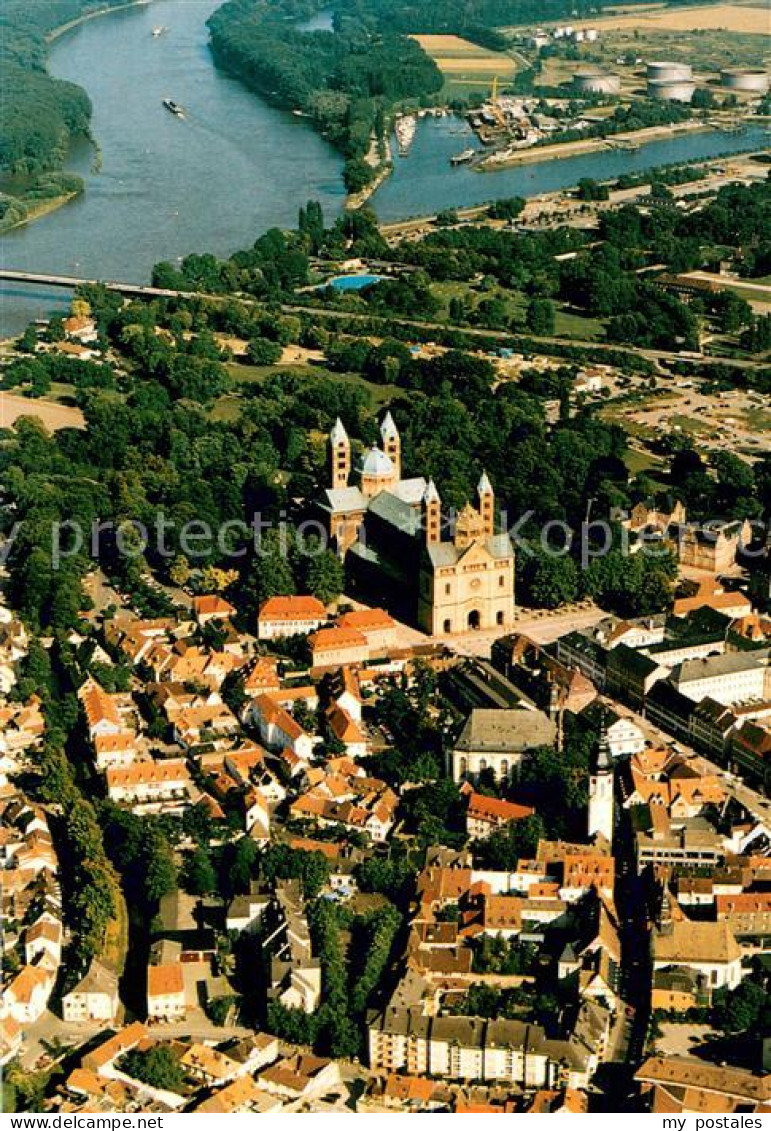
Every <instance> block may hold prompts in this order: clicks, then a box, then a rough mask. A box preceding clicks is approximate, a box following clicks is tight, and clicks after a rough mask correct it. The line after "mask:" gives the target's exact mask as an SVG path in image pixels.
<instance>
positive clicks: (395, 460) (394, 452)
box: [380, 412, 402, 483]
mask: <svg viewBox="0 0 771 1131" xmlns="http://www.w3.org/2000/svg"><path fill="white" fill-rule="evenodd" d="M380 437H381V439H382V441H383V451H384V452H385V454H386V455H387V456H388V458H389V459H390V460H391V463H392V464H393V465H394V468H395V470H396V481H397V483H398V482H399V480H400V479H401V477H402V441H401V437H400V436H399V432H398V431H397V428H396V425H395V424H394V418H393V417H392V416H391V413H390V412H387V413H386V414H385V416H384V417H383V423H382V424H381V425H380Z"/></svg>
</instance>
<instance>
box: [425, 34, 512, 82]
mask: <svg viewBox="0 0 771 1131" xmlns="http://www.w3.org/2000/svg"><path fill="white" fill-rule="evenodd" d="M412 39H414V40H416V41H417V42H418V43H419V44H420V46H421V47H422V48H423V50H424V51H425V52H426V54H427V55H430V56H431V58H432V59H433V60H434V62H435V63H436V65H437V67H438V68H439V70H440V71H441V72H442V74H443V75H444V78H445V84H446V85H447V87H450V88H452V87H455V88H458V89H462V88H465V90H466V93H468V88H469V87H477V88H483V89H485V90H488V89H489V87H490V83H491V82H492V80H493V79H494V78H495V77H496V75H497V76H498V77H499V78H501V79H510V78H511V77H512V75H513V74H514V73H515V71H516V69H517V67H516V64H515V62H514V60H513V59H512V58H510V56H508V55H505V54H504V53H503V52H501V51H488V50H487V48H485V47H479V46H477V44H476V43H470V42H469V41H468V40H467V39H461V38H460V37H459V36H457V35H413V36H412ZM445 93H447V91H445Z"/></svg>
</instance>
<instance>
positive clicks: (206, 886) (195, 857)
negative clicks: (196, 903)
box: [181, 847, 217, 895]
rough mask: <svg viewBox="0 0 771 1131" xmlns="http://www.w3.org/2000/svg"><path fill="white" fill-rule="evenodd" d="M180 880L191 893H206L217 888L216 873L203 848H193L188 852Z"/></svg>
mask: <svg viewBox="0 0 771 1131" xmlns="http://www.w3.org/2000/svg"><path fill="white" fill-rule="evenodd" d="M181 882H182V886H183V887H184V888H185V889H186V890H187V891H189V892H190V893H191V895H208V894H209V892H212V891H216V890H217V875H216V872H215V871H214V868H213V866H212V862H211V859H210V857H209V853H208V852H206V850H205V849H203V848H200V847H199V848H195V849H194V850H193V851H192V852H191V853H190V855H189V856H188V858H187V860H186V861H185V866H184V868H183V869H182V876H181Z"/></svg>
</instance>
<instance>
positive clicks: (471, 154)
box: [450, 149, 477, 165]
mask: <svg viewBox="0 0 771 1131" xmlns="http://www.w3.org/2000/svg"><path fill="white" fill-rule="evenodd" d="M476 155H477V151H476V150H475V149H464V150H463V152H462V153H456V154H455V156H454V157H451V158H450V164H451V165H468V164H469V162H470V161H473V160H474V158H475V157H476Z"/></svg>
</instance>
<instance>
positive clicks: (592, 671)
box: [556, 632, 608, 691]
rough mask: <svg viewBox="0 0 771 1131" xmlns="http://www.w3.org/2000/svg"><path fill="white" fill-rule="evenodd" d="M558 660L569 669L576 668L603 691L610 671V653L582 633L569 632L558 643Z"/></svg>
mask: <svg viewBox="0 0 771 1131" xmlns="http://www.w3.org/2000/svg"><path fill="white" fill-rule="evenodd" d="M556 648H557V659H558V660H559V661H560V663H561V664H564V665H565V667H567V668H575V669H576V670H577V671H579V672H580V673H581V675H583V676H585V677H586V679H588V680H590V681H591V683H593V684H594V686H595V687H596V688H598V690H600V691H602V690H603V689H604V687H605V681H606V678H607V671H608V651H607V649H606V648H604V647H603V646H602V645H601V644H599V643H598V642H597V641H596V640H592V639H591V638H590V637H589V636H585V635H584V634H583V633H582V632H568V633H567V634H566V635H565V636H560V637H559V639H558V640H557V643H556Z"/></svg>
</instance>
